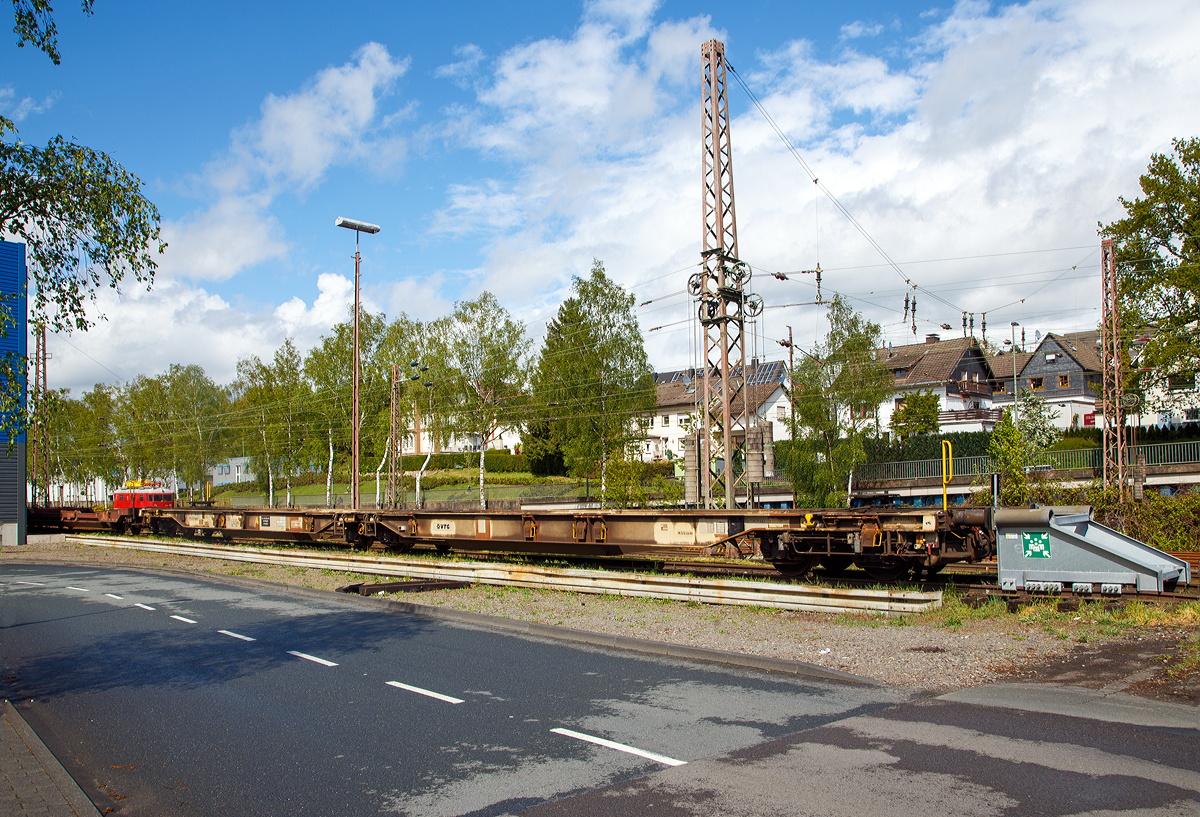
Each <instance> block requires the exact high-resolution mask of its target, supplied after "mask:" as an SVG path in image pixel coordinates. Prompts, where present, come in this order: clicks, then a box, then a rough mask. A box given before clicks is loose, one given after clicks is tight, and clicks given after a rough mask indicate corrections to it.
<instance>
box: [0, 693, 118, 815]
mask: <svg viewBox="0 0 1200 817" xmlns="http://www.w3.org/2000/svg"><path fill="white" fill-rule="evenodd" d="M4 717H5V719H7V720H8V722H9V723H11V724H12V726H13V728H14V729H16V730H17V734H18V735H20V736H21V740H23V741H24V742H25V745H26V746H28V747H29V751H31V752H33V756H34V758H35V759H36V760H37V762H38V764H39V765H41V767H42V768H43V769H45V771H46V774H47V775H48V776H49V777H50V781H51V782H52V783H54V787H55V788H57V789H58V791H59V793H60V794H62V796H63V799H64V800H66V801H67V804H68V805H69V806H70V807H71V808H72V809H74V810H75V814H77V815H80V817H91V815H95V817H100V811H99V810H98V809H97V808H96V806H95V804H93V803H92V801H91V800H90V799H89V798H88V796H87V795H86V794H84V793H83V789H81V788H79V784H78V783H76V782H75V778H73V777H71V775H69V774H67V770H66V769H64V768H63V766H62V764H61V763H59V761H58V758H56V757H55V756H54V754H53V753H52V752H51V751H50V750H49V749H47V748H46V744H45V743H43V742H42V739H41V738H39V737H38V735H37V732H34V731H33V729H31V728H30V726H29V724H27V723H26V722H25V719H24V718H22V717H21V713H20V712H18V711H17V709H16V707H14V706H13V705H12V704H11V703H9V702H8V701H7V700H5V701H4Z"/></svg>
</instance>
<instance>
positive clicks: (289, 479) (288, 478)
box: [284, 474, 292, 508]
mask: <svg viewBox="0 0 1200 817" xmlns="http://www.w3.org/2000/svg"><path fill="white" fill-rule="evenodd" d="M284 479H285V481H286V482H287V506H288V507H289V508H290V507H292V475H291V474H288V475H287V476H286V477H284Z"/></svg>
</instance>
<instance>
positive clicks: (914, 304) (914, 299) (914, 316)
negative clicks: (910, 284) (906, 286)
mask: <svg viewBox="0 0 1200 817" xmlns="http://www.w3.org/2000/svg"><path fill="white" fill-rule="evenodd" d="M912 321H913V322H912V330H913V334H914V335H915V334H917V296H916V293H913V297H912Z"/></svg>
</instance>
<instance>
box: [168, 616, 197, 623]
mask: <svg viewBox="0 0 1200 817" xmlns="http://www.w3.org/2000/svg"><path fill="white" fill-rule="evenodd" d="M171 618H173V619H175V620H176V621H182V622H183V623H184V624H195V623H196V622H194V621H192V620H191V619H190V618H184V617H183V616H171Z"/></svg>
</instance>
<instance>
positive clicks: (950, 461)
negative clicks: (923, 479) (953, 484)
mask: <svg viewBox="0 0 1200 817" xmlns="http://www.w3.org/2000/svg"><path fill="white" fill-rule="evenodd" d="M952 479H954V446H952V445H951V444H950V441H949V440H942V510H943V511H945V510H949V506H948V505H947V504H946V502H947V497H946V486H947V485H949V484H950V480H952Z"/></svg>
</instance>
